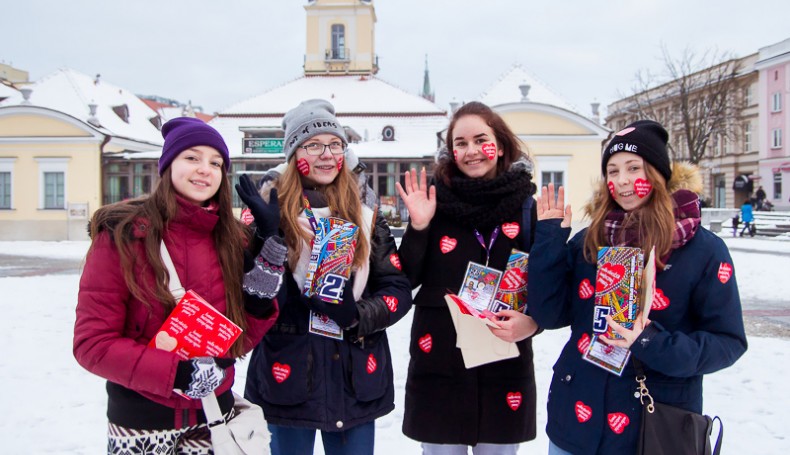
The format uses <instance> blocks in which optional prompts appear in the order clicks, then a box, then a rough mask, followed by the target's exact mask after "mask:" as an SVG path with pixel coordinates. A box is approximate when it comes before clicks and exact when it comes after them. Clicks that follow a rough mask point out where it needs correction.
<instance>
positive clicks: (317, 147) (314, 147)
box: [299, 142, 346, 156]
mask: <svg viewBox="0 0 790 455" xmlns="http://www.w3.org/2000/svg"><path fill="white" fill-rule="evenodd" d="M299 148H300V149H304V151H305V152H307V154H308V155H311V156H321V155H323V154H324V151H326V149H329V152H330V153H332V155H342V154H343V153H346V147H345V146H344V145H343V143H342V142H331V143H329V144H321V143H320V142H311V143H309V144H307V145H300V146H299Z"/></svg>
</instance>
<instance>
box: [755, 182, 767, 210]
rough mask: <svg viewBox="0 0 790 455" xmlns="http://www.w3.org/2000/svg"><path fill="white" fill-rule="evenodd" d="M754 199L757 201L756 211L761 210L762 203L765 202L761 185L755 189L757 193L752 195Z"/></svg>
mask: <svg viewBox="0 0 790 455" xmlns="http://www.w3.org/2000/svg"><path fill="white" fill-rule="evenodd" d="M754 197H755V198H756V199H757V210H763V201H764V200H765V190H764V189H763V187H762V185H761V186H760V187H759V188H757V191H755V193H754Z"/></svg>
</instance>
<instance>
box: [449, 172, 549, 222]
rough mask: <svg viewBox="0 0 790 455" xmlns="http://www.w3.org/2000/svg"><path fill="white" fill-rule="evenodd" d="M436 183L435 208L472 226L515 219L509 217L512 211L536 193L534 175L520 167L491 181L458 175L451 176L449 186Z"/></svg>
mask: <svg viewBox="0 0 790 455" xmlns="http://www.w3.org/2000/svg"><path fill="white" fill-rule="evenodd" d="M435 183H436V210H437V211H439V212H440V213H442V214H443V215H446V216H449V217H450V218H452V219H454V220H455V221H457V222H458V223H459V224H461V225H463V226H466V227H471V228H483V229H485V228H493V227H494V226H496V225H498V224H502V223H503V222H505V221H513V220H512V219H509V217H512V216H513V212H514V211H515V210H516V209H518V208H519V207H521V205H522V204H523V203H524V200H525V199H526V198H527V197H528V196H531V195H533V194H535V184H534V183H532V175H531V174H530V173H529V172H527V171H526V170H525V169H524V168H522V167H518V166H511V170H508V171H506V172H503V173H502V174H500V175H497V176H496V177H494V178H493V179H490V180H485V179H472V178H469V177H466V176H464V175H459V176H455V177H452V178H451V179H450V185H449V186H447V185H445V184H444V183H443V182H442V181H440V180H437V181H436V182H435Z"/></svg>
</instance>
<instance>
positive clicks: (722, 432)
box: [711, 416, 724, 455]
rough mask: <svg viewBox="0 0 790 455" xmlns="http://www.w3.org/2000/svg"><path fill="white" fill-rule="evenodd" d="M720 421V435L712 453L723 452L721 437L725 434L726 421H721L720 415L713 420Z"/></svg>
mask: <svg viewBox="0 0 790 455" xmlns="http://www.w3.org/2000/svg"><path fill="white" fill-rule="evenodd" d="M717 420H718V421H719V437H717V438H716V446H715V447H714V448H713V453H712V454H711V455H719V454H720V453H721V438H722V436H724V422H722V421H721V419H720V418H719V416H716V417H714V418H713V422H715V421H717Z"/></svg>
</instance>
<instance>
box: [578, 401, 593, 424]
mask: <svg viewBox="0 0 790 455" xmlns="http://www.w3.org/2000/svg"><path fill="white" fill-rule="evenodd" d="M590 417H592V408H591V407H589V406H587V405H586V404H584V403H582V402H581V401H577V402H576V420H578V421H579V423H584V422H586V421H588V420H590Z"/></svg>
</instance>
